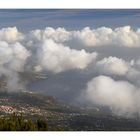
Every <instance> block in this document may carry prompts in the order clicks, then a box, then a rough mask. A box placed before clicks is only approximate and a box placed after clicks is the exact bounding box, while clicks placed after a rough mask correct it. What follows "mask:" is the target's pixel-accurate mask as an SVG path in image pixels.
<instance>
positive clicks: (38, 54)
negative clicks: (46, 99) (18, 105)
mask: <svg viewBox="0 0 140 140" xmlns="http://www.w3.org/2000/svg"><path fill="white" fill-rule="evenodd" d="M139 16H140V10H138V9H135V10H129V9H127V10H123V9H121V10H119V9H117V10H112V9H106V10H105V9H102V10H100V9H98V10H95V9H89V10H87V9H84V10H83V9H79V10H76V9H68V10H65V9H59V10H57V9H46V10H45V9H35V10H33V9H28V10H26V9H22V10H19V9H13V10H10V9H9V10H2V9H1V10H0V80H3V79H4V80H5V83H6V87H7V88H6V89H5V90H6V91H7V92H18V91H21V90H31V91H36V92H38V93H39V94H40V93H42V94H47V95H51V96H54V97H56V98H57V99H59V100H63V101H64V102H67V103H73V104H77V105H81V104H83V105H84V104H86V105H88V106H91V105H92V106H95V105H96V106H99V107H107V108H108V109H109V110H111V111H112V113H114V114H115V115H121V116H125V117H133V116H135V114H138V115H140V102H139V100H140V88H139V87H140V55H139V54H140V24H139V23H140V18H139ZM36 73H39V74H40V73H41V74H45V75H46V76H47V78H46V79H45V80H37V81H36V82H30V80H29V77H30V75H34V74H36ZM25 75H27V76H25ZM28 75H29V77H28ZM0 90H2V89H0Z"/></svg>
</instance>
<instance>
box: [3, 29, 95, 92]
mask: <svg viewBox="0 0 140 140" xmlns="http://www.w3.org/2000/svg"><path fill="white" fill-rule="evenodd" d="M67 38H69V32H68V31H66V30H65V29H63V28H58V29H56V30H55V29H53V28H46V29H45V30H43V31H41V30H35V31H31V32H30V33H29V34H25V33H20V32H19V31H18V29H17V28H16V27H9V28H3V29H1V30H0V78H3V77H5V80H6V86H7V90H10V91H16V90H18V89H23V88H24V85H23V83H22V80H21V79H20V73H24V72H33V73H36V72H45V71H51V72H52V73H60V72H64V71H67V70H72V69H81V70H83V69H85V68H87V67H88V65H89V64H90V63H93V62H94V61H95V59H96V57H97V53H96V52H92V53H88V52H86V51H85V50H84V49H83V50H76V49H71V48H70V47H69V46H67V45H64V44H63V43H62V42H65V40H67ZM60 42H61V43H60Z"/></svg>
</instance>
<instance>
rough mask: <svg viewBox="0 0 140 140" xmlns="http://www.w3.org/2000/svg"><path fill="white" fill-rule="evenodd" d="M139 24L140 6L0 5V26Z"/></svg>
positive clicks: (71, 26) (77, 27)
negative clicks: (47, 7) (71, 7)
mask: <svg viewBox="0 0 140 140" xmlns="http://www.w3.org/2000/svg"><path fill="white" fill-rule="evenodd" d="M125 25H130V26H132V27H133V28H137V27H140V10H138V9H131V10H129V9H125V10H124V9H114V10H113V9H106V10H105V9H102V10H100V9H79V10H76V9H67V10H66V9H0V28H2V27H9V26H16V27H17V28H18V29H19V30H22V31H28V30H33V29H37V28H40V29H42V28H45V27H48V26H51V27H54V28H56V27H64V28H66V29H81V28H83V27H86V26H90V27H91V28H97V27H100V26H107V27H113V28H115V27H119V26H125Z"/></svg>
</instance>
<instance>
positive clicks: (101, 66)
mask: <svg viewBox="0 0 140 140" xmlns="http://www.w3.org/2000/svg"><path fill="white" fill-rule="evenodd" d="M96 68H97V69H98V72H99V73H101V74H109V75H110V74H114V75H126V74H127V72H128V71H129V70H130V68H131V64H130V63H128V62H126V61H125V60H123V59H120V58H117V57H112V56H110V57H108V58H103V59H102V60H100V61H98V62H97V63H96Z"/></svg>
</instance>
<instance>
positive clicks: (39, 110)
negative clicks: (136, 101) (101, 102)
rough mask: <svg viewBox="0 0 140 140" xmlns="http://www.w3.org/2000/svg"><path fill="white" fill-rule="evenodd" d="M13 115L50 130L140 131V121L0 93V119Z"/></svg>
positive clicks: (48, 99) (25, 94)
mask: <svg viewBox="0 0 140 140" xmlns="http://www.w3.org/2000/svg"><path fill="white" fill-rule="evenodd" d="M13 112H16V113H17V114H18V113H19V114H23V116H24V117H25V118H26V119H32V120H37V119H39V118H41V119H44V120H46V121H47V122H48V126H49V130H54V129H53V128H54V127H55V128H61V130H73V131H75V130H84V131H86V130H140V121H139V119H128V118H122V117H116V116H114V115H112V114H109V113H107V112H103V111H101V110H99V109H97V108H90V109H88V108H86V107H85V108H84V107H81V108H80V107H74V106H70V105H66V104H64V103H62V102H59V101H57V100H56V99H55V98H54V97H51V96H45V95H41V94H37V93H31V92H22V93H4V92H3V93H0V117H8V116H9V115H11V114H12V113H13Z"/></svg>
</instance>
